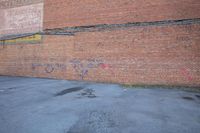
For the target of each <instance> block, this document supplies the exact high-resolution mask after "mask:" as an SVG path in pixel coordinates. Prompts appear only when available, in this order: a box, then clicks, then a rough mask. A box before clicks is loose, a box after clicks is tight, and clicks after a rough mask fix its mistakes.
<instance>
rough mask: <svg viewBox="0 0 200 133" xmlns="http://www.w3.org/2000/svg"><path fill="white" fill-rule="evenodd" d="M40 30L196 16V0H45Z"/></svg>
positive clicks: (199, 7)
mask: <svg viewBox="0 0 200 133" xmlns="http://www.w3.org/2000/svg"><path fill="white" fill-rule="evenodd" d="M44 3H45V7H44V8H45V9H44V29H52V28H62V27H74V26H87V25H97V24H121V23H129V22H152V21H162V20H181V19H189V18H191V19H192V18H200V1H199V0H174V1H169V0H153V1H152V0H95V1H94V0H93V1H91V0H45V1H44Z"/></svg>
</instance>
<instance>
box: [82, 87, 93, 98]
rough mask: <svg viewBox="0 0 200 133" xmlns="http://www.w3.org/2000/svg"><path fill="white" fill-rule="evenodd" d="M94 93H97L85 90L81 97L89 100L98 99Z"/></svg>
mask: <svg viewBox="0 0 200 133" xmlns="http://www.w3.org/2000/svg"><path fill="white" fill-rule="evenodd" d="M94 92H95V91H94V90H93V89H85V90H83V92H82V93H81V94H80V95H81V96H84V97H88V98H96V97H97V96H96V95H95V94H94Z"/></svg>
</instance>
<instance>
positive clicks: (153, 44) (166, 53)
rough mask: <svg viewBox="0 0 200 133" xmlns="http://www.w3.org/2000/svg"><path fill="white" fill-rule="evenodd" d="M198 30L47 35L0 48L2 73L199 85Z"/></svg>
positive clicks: (140, 29) (179, 28)
mask: <svg viewBox="0 0 200 133" xmlns="http://www.w3.org/2000/svg"><path fill="white" fill-rule="evenodd" d="M199 36H200V25H198V24H197V25H196V24H194V25H174V26H149V27H132V28H123V29H117V30H108V31H106V30H105V31H97V32H83V33H77V34H76V35H75V36H44V39H43V41H44V42H43V43H42V44H34V45H33V44H20V45H19V44H18V45H5V46H4V47H3V46H1V48H0V50H1V52H0V60H1V62H0V63H1V64H0V65H1V69H0V73H1V74H6V75H20V76H34V77H49V78H61V79H70V80H71V79H74V80H82V79H84V80H90V81H101V82H102V81H103V82H119V83H131V84H170V85H192V86H194V85H195V86H198V85H200V69H199V68H200V52H199V51H200V45H199V42H200V38H199Z"/></svg>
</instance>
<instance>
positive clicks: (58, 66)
mask: <svg viewBox="0 0 200 133" xmlns="http://www.w3.org/2000/svg"><path fill="white" fill-rule="evenodd" d="M40 68H42V69H44V71H45V72H46V73H52V72H54V71H56V70H61V71H66V70H67V65H66V64H63V63H46V64H45V63H33V64H32V70H34V71H36V70H37V69H40Z"/></svg>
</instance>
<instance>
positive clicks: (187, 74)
mask: <svg viewBox="0 0 200 133" xmlns="http://www.w3.org/2000/svg"><path fill="white" fill-rule="evenodd" d="M180 72H181V74H182V76H183V77H185V78H186V79H187V80H189V81H192V80H193V77H192V75H191V74H190V71H189V70H188V69H186V68H181V69H180Z"/></svg>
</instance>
